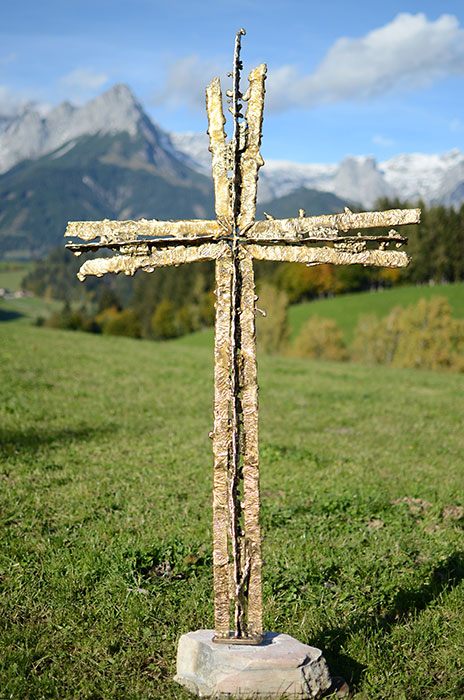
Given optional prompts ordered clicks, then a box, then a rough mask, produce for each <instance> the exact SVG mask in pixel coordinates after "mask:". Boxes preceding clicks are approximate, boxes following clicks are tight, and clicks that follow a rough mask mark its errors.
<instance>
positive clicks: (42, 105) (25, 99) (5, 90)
mask: <svg viewBox="0 0 464 700" xmlns="http://www.w3.org/2000/svg"><path fill="white" fill-rule="evenodd" d="M26 108H28V109H35V110H36V111H37V112H39V113H40V114H45V113H46V112H47V111H48V110H49V109H50V105H49V104H47V103H46V102H44V101H43V100H40V99H37V97H36V96H35V97H33V96H31V95H27V94H25V93H21V92H17V91H15V90H12V89H11V88H9V87H8V86H7V85H0V115H1V116H3V117H12V116H15V115H16V114H19V113H20V112H21V111H22V110H24V109H26Z"/></svg>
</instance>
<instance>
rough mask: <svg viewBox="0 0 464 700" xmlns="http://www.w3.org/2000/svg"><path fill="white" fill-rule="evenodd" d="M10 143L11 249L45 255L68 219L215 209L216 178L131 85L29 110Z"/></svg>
mask: <svg viewBox="0 0 464 700" xmlns="http://www.w3.org/2000/svg"><path fill="white" fill-rule="evenodd" d="M7 137H8V138H7ZM13 137H14V138H13ZM0 152H1V154H2V159H4V160H6V161H7V162H9V163H12V162H14V161H16V163H15V165H14V166H13V167H11V168H9V169H8V170H7V171H6V172H3V174H1V175H0V250H1V252H2V254H3V255H7V256H10V257H23V258H24V257H41V256H42V255H44V254H45V253H46V252H47V251H48V250H49V249H50V248H51V247H53V246H58V245H62V244H63V234H64V230H65V227H66V223H67V221H68V220H95V219H102V218H112V219H136V218H141V217H146V218H155V217H156V218H168V219H169V218H192V217H195V218H204V217H207V218H208V217H211V216H213V214H214V205H213V191H212V183H211V180H210V179H209V178H206V177H205V176H204V175H201V174H199V173H198V172H196V171H195V170H193V169H192V168H191V167H189V165H188V163H187V161H188V160H189V159H188V157H187V156H185V155H183V154H181V153H178V152H177V151H176V149H175V148H174V146H173V145H172V143H171V141H170V139H169V136H168V134H166V133H165V132H163V131H162V130H161V129H160V128H159V127H158V126H156V125H155V124H153V122H152V121H151V120H150V118H149V117H148V116H147V115H146V114H145V113H144V111H143V109H142V107H141V105H140V103H139V102H138V101H137V100H136V98H135V97H134V96H133V95H132V93H131V92H130V90H129V88H127V87H126V86H124V85H116V86H115V87H113V88H112V89H111V90H108V91H107V92H106V93H104V94H103V95H100V97H98V98H97V99H95V100H92V101H91V102H89V103H87V104H86V105H84V106H83V107H81V108H76V107H73V106H72V105H70V104H69V103H63V104H62V105H59V106H58V107H57V108H56V109H54V110H52V112H49V113H48V115H47V116H46V117H42V116H41V115H40V114H38V113H37V112H34V111H32V110H27V111H25V112H23V113H22V114H21V115H19V116H18V117H16V118H15V119H14V120H13V121H12V122H10V124H9V125H8V126H7V128H6V129H5V130H4V131H3V132H2V133H0Z"/></svg>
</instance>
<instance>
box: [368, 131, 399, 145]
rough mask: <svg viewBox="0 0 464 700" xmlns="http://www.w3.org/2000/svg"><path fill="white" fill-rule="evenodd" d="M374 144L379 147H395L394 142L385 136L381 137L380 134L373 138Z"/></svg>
mask: <svg viewBox="0 0 464 700" xmlns="http://www.w3.org/2000/svg"><path fill="white" fill-rule="evenodd" d="M372 143H376V144H378V145H379V146H393V143H394V141H393V140H392V139H387V138H385V136H380V134H376V135H375V136H373V137H372Z"/></svg>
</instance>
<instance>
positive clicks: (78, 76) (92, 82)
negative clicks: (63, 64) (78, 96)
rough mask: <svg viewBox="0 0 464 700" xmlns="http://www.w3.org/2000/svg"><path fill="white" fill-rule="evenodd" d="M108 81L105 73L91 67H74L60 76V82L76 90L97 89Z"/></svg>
mask: <svg viewBox="0 0 464 700" xmlns="http://www.w3.org/2000/svg"><path fill="white" fill-rule="evenodd" d="M107 81H108V76H107V75H106V74H105V73H98V72H97V71H95V70H94V69H93V68H76V69H75V70H73V71H71V73H68V75H65V76H63V77H62V78H61V81H60V82H61V83H62V84H63V85H66V86H67V87H70V88H77V89H78V90H98V89H99V88H101V87H103V85H104V84H105V83H106V82H107Z"/></svg>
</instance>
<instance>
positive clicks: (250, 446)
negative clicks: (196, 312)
mask: <svg viewBox="0 0 464 700" xmlns="http://www.w3.org/2000/svg"><path fill="white" fill-rule="evenodd" d="M243 34H245V31H244V30H243V29H241V30H240V31H239V32H238V33H237V36H236V39H235V52H234V62H233V71H232V73H231V74H230V75H231V77H232V90H228V91H227V97H228V99H229V104H230V106H229V110H230V112H231V113H232V116H233V135H232V138H231V141H230V142H226V134H225V132H224V124H225V118H224V115H223V102H222V94H221V86H220V82H219V78H215V79H214V80H213V81H212V82H211V84H210V85H209V86H208V87H207V88H206V108H207V114H208V122H209V128H208V133H209V138H210V148H209V150H210V151H211V154H212V171H213V180H214V194H215V212H216V219H215V220H212V221H203V220H188V221H157V220H150V221H148V220H146V219H141V220H139V221H109V220H108V219H105V220H103V221H74V222H69V223H68V227H67V229H66V234H65V235H67V236H70V237H78V238H80V239H82V240H83V241H85V243H77V244H75V243H74V244H73V243H72V242H70V244H69V245H68V246H67V247H68V248H70V249H71V250H72V251H74V253H75V254H76V255H80V254H81V253H82V252H86V251H94V250H98V249H100V248H108V249H111V250H113V251H116V255H114V256H113V257H109V258H108V257H107V258H98V259H92V260H87V261H86V262H85V263H84V264H83V265H82V266H81V268H80V270H79V272H78V277H79V279H80V280H81V281H83V280H85V278H86V277H87V276H88V275H96V276H97V277H101V276H102V275H104V274H105V273H109V272H112V273H116V274H117V273H119V272H123V273H124V274H126V275H134V274H135V272H136V271H137V270H144V271H145V272H153V271H154V270H155V268H157V267H164V266H168V265H175V266H178V265H180V264H183V263H190V262H196V261H199V260H214V261H215V263H216V273H215V277H216V289H215V295H216V302H215V307H216V319H215V340H214V427H213V431H212V440H213V454H214V468H213V575H214V615H215V636H214V641H216V642H223V643H227V644H231V643H238V644H259V643H260V642H261V640H262V634H263V625H262V610H263V605H262V584H261V581H262V577H261V569H262V558H261V533H260V523H259V510H260V496H259V461H258V383H257V368H256V347H255V310H256V307H255V302H256V300H257V297H256V295H255V284H254V272H253V260H272V261H277V260H279V261H288V262H299V263H306V264H307V265H319V264H323V263H332V264H335V265H354V264H361V265H375V266H378V267H405V266H406V265H407V264H408V262H409V257H408V255H407V254H406V253H405V252H403V251H400V250H393V249H391V247H390V246H392V245H394V246H395V247H396V248H400V247H401V246H402V244H404V243H406V242H407V239H406V238H404V237H403V236H402V235H400V234H399V233H397V232H396V231H394V230H390V231H389V232H388V234H387V235H378V233H377V234H376V235H374V236H372V235H362V234H361V233H360V232H358V233H356V234H350V233H349V232H350V231H353V229H354V230H357V229H369V228H375V227H391V226H395V225H402V224H414V223H419V219H420V210H419V209H394V210H389V211H383V212H364V213H360V214H357V213H353V212H351V211H350V210H349V209H348V208H345V211H344V212H343V213H341V214H335V215H326V216H312V217H307V216H306V213H305V211H304V210H303V209H300V210H299V216H298V217H296V218H290V219H281V220H275V219H273V218H272V217H270V216H268V217H267V219H266V220H265V221H255V206H256V195H257V184H258V169H259V168H260V167H261V165H263V160H262V157H261V154H260V145H261V135H262V134H261V129H262V121H263V106H264V81H265V77H266V64H262V65H260V66H258V67H257V68H255V69H253V70H252V71H251V73H250V75H249V86H248V88H247V90H246V92H245V93H242V92H241V91H240V74H241V69H242V68H243V66H242V63H241V60H240V50H241V37H242V35H243ZM244 102H246V103H247V109H246V114H245V115H243V114H242V108H243V103H244ZM232 615H233V622H232V624H231V616H232Z"/></svg>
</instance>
